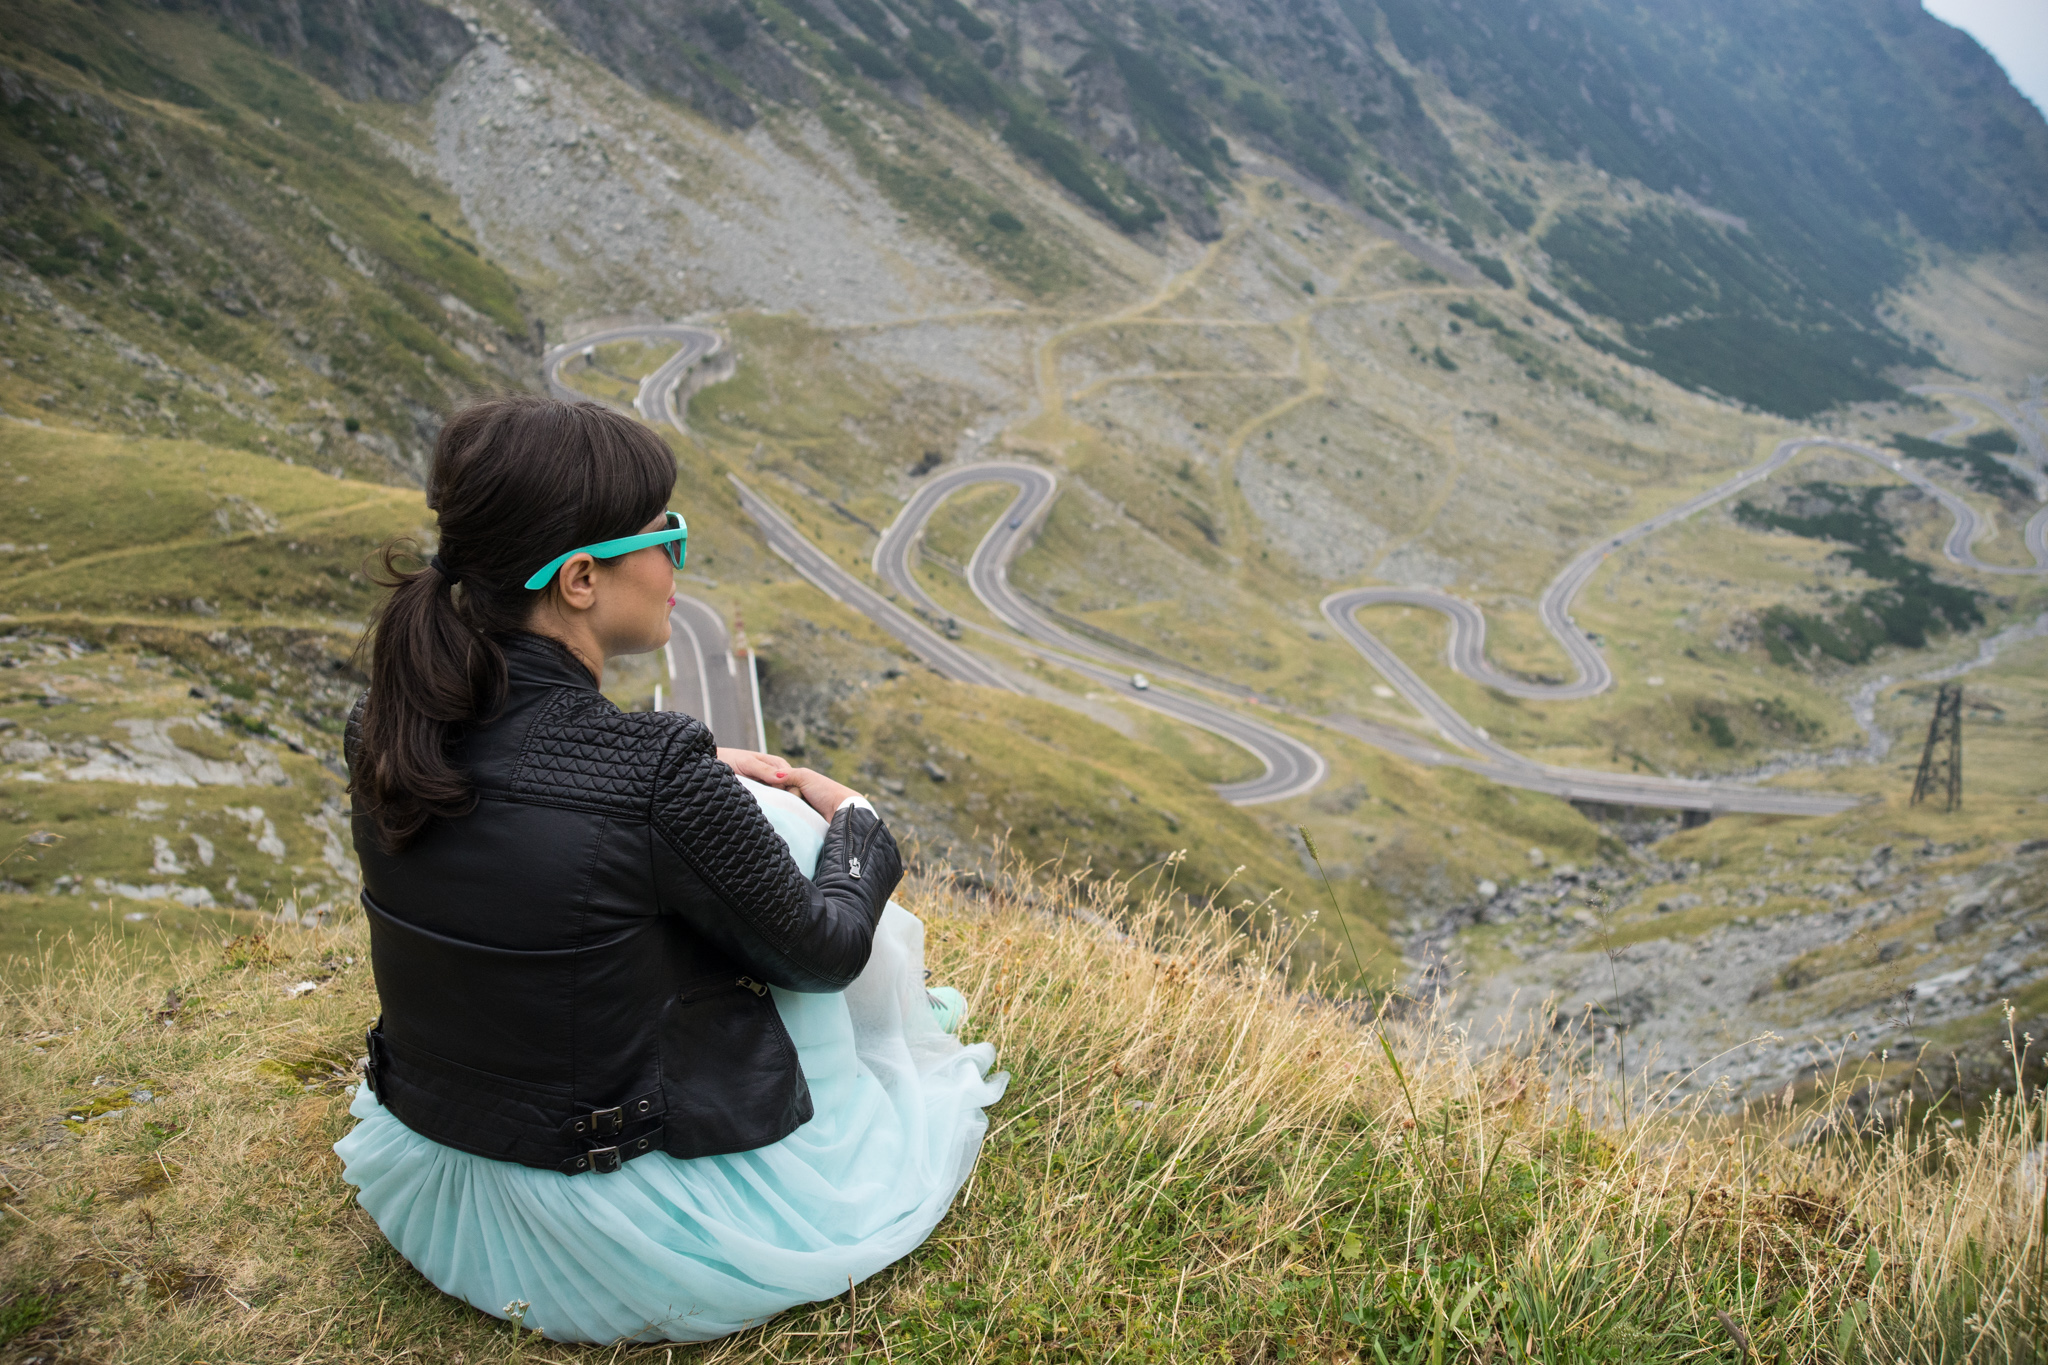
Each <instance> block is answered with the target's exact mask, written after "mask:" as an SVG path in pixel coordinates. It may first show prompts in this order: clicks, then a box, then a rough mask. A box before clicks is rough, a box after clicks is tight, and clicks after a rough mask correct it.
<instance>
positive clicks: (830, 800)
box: [783, 768, 860, 820]
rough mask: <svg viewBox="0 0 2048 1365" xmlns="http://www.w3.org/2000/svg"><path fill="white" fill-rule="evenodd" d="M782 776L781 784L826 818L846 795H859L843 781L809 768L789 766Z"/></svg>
mask: <svg viewBox="0 0 2048 1365" xmlns="http://www.w3.org/2000/svg"><path fill="white" fill-rule="evenodd" d="M784 777H785V781H784V782H783V786H784V787H785V788H787V789H788V790H790V791H793V792H795V793H796V794H797V795H798V796H801V797H802V798H803V799H804V803H805V804H806V805H808V806H809V807H810V808H811V809H812V810H814V811H816V812H818V814H820V815H822V816H824V817H825V818H826V819H827V820H830V819H831V818H832V813H833V812H834V811H836V810H838V809H839V806H840V803H841V802H843V801H845V800H846V798H847V797H849V796H858V795H860V793H859V792H856V791H855V790H854V789H853V788H851V787H849V786H847V785H846V784H845V783H843V782H834V781H833V780H832V779H831V778H829V777H827V776H825V774H823V773H821V772H815V771H813V770H812V769H810V768H791V769H790V770H789V771H788V772H787V773H786V774H785V775H784Z"/></svg>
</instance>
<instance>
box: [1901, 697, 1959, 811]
mask: <svg viewBox="0 0 2048 1365" xmlns="http://www.w3.org/2000/svg"><path fill="white" fill-rule="evenodd" d="M1934 796H1940V797H1943V798H1944V799H1945V800H1946V802H1947V804H1946V805H1944V806H1943V809H1944V810H1954V809H1956V807H1958V806H1960V805H1962V804H1963V685H1962V684H1961V683H1943V684H1942V685H1941V693H1940V695H1938V696H1937V697H1935V699H1934V719H1933V720H1931V721H1929V722H1928V723H1927V747H1926V748H1924V749H1922V750H1921V751H1920V772H1919V775H1918V776H1916V777H1915V778H1914V779H1913V800H1912V804H1913V805H1916V806H1917V805H1919V804H1920V803H1921V802H1922V801H1925V800H1927V799H1928V798H1929V797H1934Z"/></svg>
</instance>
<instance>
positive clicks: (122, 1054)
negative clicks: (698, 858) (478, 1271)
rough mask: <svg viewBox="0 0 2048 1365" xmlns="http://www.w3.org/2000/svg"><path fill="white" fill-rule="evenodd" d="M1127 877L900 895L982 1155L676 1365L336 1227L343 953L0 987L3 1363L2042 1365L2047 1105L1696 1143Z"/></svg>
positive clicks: (87, 965) (1799, 1127)
mask: <svg viewBox="0 0 2048 1365" xmlns="http://www.w3.org/2000/svg"><path fill="white" fill-rule="evenodd" d="M1141 889H1142V888H1134V887H1132V886H1129V885H1125V886H1123V887H1121V888H1118V887H1114V886H1106V885H1104V884H1102V883H1094V884H1092V885H1086V886H1084V885H1081V884H1078V883H1075V882H1072V881H1063V880H1060V879H1058V878H1056V877H1052V876H1047V875H1041V876H1039V877H1037V878H1028V877H1023V876H1018V877H1015V878H1012V879H1010V880H1009V881H1007V882H1006V883H1005V885H1003V886H1002V887H999V888H997V889H995V890H993V891H990V892H982V891H974V892H969V891H967V890H965V889H963V888H961V887H959V886H957V885H955V884H953V883H951V882H950V881H943V880H922V881H918V882H914V883H912V884H910V885H908V886H906V888H905V889H904V892H903V894H902V898H903V900H904V901H905V903H906V904H908V905H909V906H910V907H911V908H913V909H914V910H916V911H917V912H918V913H919V914H920V915H922V916H923V917H924V918H925V920H926V922H927V925H928V926H929V930H930V934H929V939H930V949H931V959H932V960H931V965H932V966H933V967H934V968H935V974H934V979H935V980H938V981H946V982H952V983H955V984H957V985H958V986H960V987H961V988H962V989H963V990H964V991H965V992H966V993H967V995H968V996H969V998H970V1000H971V1002H972V1005H973V1010H974V1014H973V1017H972V1019H971V1020H970V1023H969V1025H968V1033H969V1034H970V1036H975V1037H984V1038H987V1039H989V1040H991V1041H993V1042H994V1043H995V1045H996V1047H997V1048H998V1050H999V1052H1000V1054H1001V1060H1002V1065H1003V1066H1004V1067H1005V1068H1007V1069H1008V1070H1010V1071H1011V1072H1012V1073H1013V1075H1014V1077H1015V1080H1014V1082H1013V1084H1012V1086H1011V1089H1010V1092H1009V1095H1008V1097H1007V1098H1006V1099H1005V1100H1004V1101H1003V1102H1002V1103H1001V1104H1000V1105H999V1106H998V1107H997V1108H996V1109H995V1110H994V1112H993V1114H992V1116H991V1117H992V1126H991V1132H990V1136H989V1139H988V1144H987V1147H986V1149H985V1153H984V1157H983V1161H982V1164H981V1167H980V1169H979V1170H978V1172H977V1174H976V1176H975V1178H974V1180H973V1181H972V1183H971V1184H970V1185H969V1187H968V1188H967V1190H966V1191H965V1192H964V1194H963V1196H962V1198H961V1200H960V1202H959V1204H958V1206H957V1207H956V1209H955V1211H954V1213H953V1215H952V1216H951V1217H950V1218H949V1219H948V1220H947V1221H946V1222H945V1223H944V1224H943V1225H941V1227H940V1228H939V1230H938V1232H937V1233H936V1234H935V1235H934V1236H933V1238H932V1239H931V1241H930V1242H929V1243H928V1244H927V1245H926V1246H925V1247H923V1248H921V1249H920V1250H919V1251H918V1252H917V1253H915V1254H914V1255H912V1256H911V1257H909V1258H908V1259H907V1260H905V1261H904V1262H902V1263H900V1264H899V1265H897V1266H896V1267H893V1268H892V1269H891V1270H889V1271H887V1272H885V1273H884V1274H882V1275H880V1276H878V1277H877V1278H875V1279H874V1280H872V1281H870V1282H869V1283H867V1284H864V1285H861V1286H859V1287H858V1288H857V1289H856V1290H855V1291H854V1292H853V1293H851V1294H849V1295H847V1296H842V1297H841V1298H839V1299H837V1300H834V1301H831V1302H828V1303H823V1304H818V1305H814V1306H810V1307H807V1308H803V1309H800V1310H797V1311H794V1312H791V1313H789V1314H786V1315H785V1316H783V1317H782V1318H780V1319H778V1320H776V1321H775V1322H773V1323H771V1324H769V1325H768V1326H766V1327H764V1328H761V1329H758V1330H756V1331H753V1332H749V1333H746V1334H744V1335H741V1336H738V1337H734V1338H731V1339H729V1340H727V1341H725V1342H722V1343H716V1344H713V1345H710V1346H705V1347H691V1348H673V1349H671V1348H668V1347H662V1346H637V1347H636V1346H625V1347H620V1348H616V1349H614V1348H581V1347H568V1346H561V1345H556V1344H551V1343H546V1342H542V1341H539V1340H537V1339H532V1338H527V1339H525V1340H515V1336H514V1334H513V1331H512V1329H511V1328H510V1327H509V1326H508V1325H507V1324H506V1323H504V1322H501V1321H499V1320H497V1319H495V1318H490V1317H486V1316H484V1315H483V1314H480V1313H478V1312H476V1311H474V1310H473V1309H470V1308H468V1307H466V1306H464V1305H461V1304H458V1303H455V1302H453V1301H451V1300H448V1299H446V1298H443V1297H442V1296H440V1295H438V1294H437V1293H435V1292H434V1291H433V1290H432V1289H431V1288H430V1287H429V1286H427V1285H426V1284H425V1283H424V1282H423V1281H421V1280H420V1279H419V1277H418V1276H416V1275H415V1274H414V1273H413V1272H412V1271H411V1270H410V1268H408V1267H407V1266H406V1265H405V1264H404V1263H403V1262H401V1261H400V1260H399V1259H398V1258H397V1256H396V1255H395V1254H394V1253H393V1252H392V1251H391V1250H390V1249H389V1247H388V1246H387V1245H386V1244H385V1243H384V1241H383V1239H382V1237H381V1236H380V1235H379V1234H378V1232H377V1229H376V1228H375V1227H374V1226H373V1225H372V1224H371V1223H370V1221H369V1219H368V1218H367V1217H366V1215H364V1214H363V1213H362V1212H361V1210H359V1209H358V1208H357V1207H356V1206H355V1205H354V1202H353V1200H352V1198H351V1196H350V1191H349V1190H348V1188H347V1187H346V1186H344V1185H343V1184H342V1183H341V1180H340V1170H339V1163H338V1162H337V1161H336V1159H335V1158H334V1156H333V1155H332V1153H331V1151H330V1150H329V1147H330V1144H331V1143H332V1142H333V1141H334V1140H335V1138H337V1137H338V1136H339V1135H340V1134H341V1133H342V1132H343V1131H344V1130H345V1128H346V1125H347V1123H348V1119H347V1115H346V1100H345V1097H344V1090H345V1087H346V1086H347V1085H348V1084H349V1083H350V1082H351V1081H352V1079H353V1066H352V1063H353V1059H354V1058H355V1056H356V1055H357V1054H358V1052H360V1050H361V1032H360V1030H361V1029H362V1027H363V1025H364V1024H365V1023H366V1022H367V1020H368V1019H369V1017H370V1015H371V1014H372V1012H373V1010H374V994H373V987H372V982H371V980H370V975H369V970H368V967H367V965H366V962H365V954H364V937H363V933H362V929H361V927H360V925H359V924H350V925H344V926H342V927H341V928H339V929H336V930H332V931H312V930H302V929H292V928H283V927H280V928H279V929H277V930H276V931H274V932H273V933H272V934H271V935H270V936H269V937H268V938H266V939H263V940H251V939H241V940H236V941H234V942H233V943H230V944H228V945H226V946H225V947H216V948H211V949H209V950H207V951H204V952H199V953H194V952H189V951H188V952H184V953H182V954H173V955H171V956H170V957H169V958H166V957H165V956H163V955H161V954H157V955H150V954H145V953H142V952H139V951H137V950H136V949H135V948H134V947H132V946H127V945H122V944H118V943H114V944H104V945H98V946H89V947H87V948H86V949H84V950H82V951H80V952H78V953H77V954H76V955H75V956H74V957H73V959H72V960H71V962H70V963H68V964H66V965H61V966H60V965H58V964H56V963H55V962H54V961H51V962H48V963H45V964H42V965H38V964H30V963H21V962H17V963H15V964H14V965H13V967H12V968H11V969H10V970H9V973H8V977H7V986H6V992H5V998H4V1003H0V1013H4V1016H5V1029H4V1032H5V1038H4V1041H0V1055H4V1063H0V1125H4V1133H0V1141H4V1143H5V1144H6V1148H7V1155H6V1156H5V1158H4V1161H5V1168H6V1176H7V1180H8V1182H9V1185H10V1189H9V1192H8V1193H7V1195H6V1203H5V1209H6V1211H5V1213H0V1220H4V1228H5V1231H4V1233H0V1276H4V1282H5V1284H6V1285H7V1287H8V1291H9V1293H11V1295H12V1298H11V1299H9V1300H8V1306H7V1307H6V1308H5V1309H4V1310H0V1324H4V1325H5V1326H6V1327H7V1328H9V1329H11V1330H12V1331H13V1332H14V1333H15V1336H14V1340H13V1343H12V1345H11V1346H9V1347H6V1348H4V1350H5V1352H6V1354H7V1355H8V1356H10V1357H11V1358H13V1359H18V1360H28V1359H47V1360H56V1359H77V1360H93V1361H120V1362H154V1361H172V1360H178V1361H200V1360H204V1361H209V1362H220V1361H228V1360H237V1361H242V1360H247V1361H287V1360H289V1361H294V1362H298V1363H299V1365H310V1362H314V1361H322V1360H329V1361H340V1360H350V1361H364V1360H371V1361H394V1360H397V1359H399V1358H401V1357H404V1358H406V1359H409V1360H432V1361H440V1360H446V1361H465V1362H466V1361H483V1360H498V1359H509V1358H513V1357H514V1356H519V1357H522V1358H525V1359H530V1360H537V1361H538V1360H560V1361H570V1360H588V1361H596V1360H606V1361H610V1360H629V1359H639V1360H660V1361H663V1362H664V1365H666V1362H668V1361H670V1360H690V1361H704V1362H711V1361H717V1362H736V1361H796V1360H824V1359H834V1360H838V1359H866V1360H875V1361H894V1362H901V1361H910V1360H924V1361H934V1362H937V1361H944V1362H955V1361H972V1360H981V1361H1025V1360H1069V1361H1091V1362H1093V1361H1107V1360H1131V1361H1138V1360H1173V1361H1180V1360H1198V1359H1199V1360H1219V1361H1220V1360H1233V1361H1252V1360H1304V1361H1308V1360H1316V1361H1374V1362H1379V1361H1387V1362H1394V1361H1432V1362H1435V1361H1445V1360H1503V1361H1507V1360H1513V1361H1524V1360H1529V1361H1603V1360H1607V1361H1639V1360H1692V1359H1709V1360H1733V1359H1742V1358H1749V1359H1757V1360H1774V1359H1775V1360H1786V1361H1836V1360H1847V1361H1863V1360H1871V1361H1880V1360H1881V1361H1884V1362H1887V1365H1889V1362H1892V1361H1895V1360H1909V1361H1913V1362H1922V1361H1926V1362H1934V1361H1962V1360H1987V1361H1988V1360H2001V1361H2003V1360H2033V1359H2039V1358H2041V1355H2042V1351H2043V1343H2044V1341H2048V1333H2044V1328H2043V1306H2042V1298H2041V1295H2042V1292H2043V1291H2042V1277H2043V1270H2044V1263H2043V1254H2042V1247H2043V1237H2042V1218H2043V1212H2042V1189H2041V1172H2042V1169H2043V1165H2044V1162H2043V1160H2042V1157H2041V1155H2040V1154H2041V1153H2043V1152H2048V1146H2043V1145H2042V1139H2043V1126H2042V1125H2043V1117H2044V1116H2043V1111H2042V1105H2041V1101H2040V1100H2039V1098H2038V1097H2037V1098H2036V1099H2034V1100H2033V1101H2031V1102H2030V1103H2028V1104H2026V1105H2024V1106H2021V1107H2000V1108H1996V1109H1994V1110H1992V1111H1990V1112H1988V1113H1985V1114H1984V1115H1982V1116H1981V1119H1980V1121H1979V1122H1977V1123H1976V1124H1975V1125H1974V1126H1973V1128H1972V1129H1971V1130H1970V1131H1968V1132H1967V1133H1951V1132H1950V1131H1949V1130H1947V1129H1946V1128H1944V1129H1942V1130H1941V1131H1939V1132H1925V1131H1919V1130H1915V1129H1911V1128H1901V1129H1895V1130H1893V1131H1890V1132H1883V1133H1878V1132H1868V1131H1865V1132H1860V1133H1853V1134H1852V1133H1846V1132H1843V1133H1836V1134H1834V1135H1832V1136H1830V1135H1827V1134H1826V1133H1824V1132H1821V1129H1823V1128H1825V1123H1824V1122H1823V1121H1824V1120H1825V1119H1826V1118H1827V1117H1828V1116H1829V1114H1830V1113H1846V1111H1845V1110H1829V1109H1827V1108H1818V1109H1816V1108H1810V1107H1809V1108H1803V1109H1801V1110H1799V1111H1798V1112H1789V1111H1787V1112H1778V1111H1773V1112H1770V1113H1766V1114H1753V1115H1751V1116H1750V1118H1749V1119H1748V1121H1746V1122H1741V1123H1735V1122H1725V1121H1717V1120H1713V1119H1710V1118H1708V1117H1706V1116H1703V1115H1702V1114H1700V1113H1698V1112H1696V1111H1679V1110H1673V1109H1670V1108H1668V1107H1664V1106H1660V1105H1659V1104H1658V1103H1657V1102H1656V1101H1655V1097H1654V1096H1647V1095H1646V1094H1645V1093H1644V1092H1642V1091H1641V1090H1640V1089H1639V1088H1637V1089H1634V1090H1632V1092H1631V1093H1629V1094H1627V1096H1626V1097H1625V1098H1624V1095H1623V1093H1622V1091H1621V1090H1620V1089H1618V1088H1617V1087H1615V1086H1614V1085H1612V1084H1610V1083H1609V1082H1608V1081H1607V1080H1606V1079H1604V1077H1603V1076H1602V1075H1599V1074H1596V1073H1595V1072H1594V1071H1592V1070H1588V1069H1584V1068H1574V1067H1573V1066H1572V1065H1571V1064H1570V1057H1569V1056H1568V1055H1567V1054H1566V1053H1565V1052H1563V1051H1561V1050H1558V1049H1556V1048H1552V1047H1548V1046H1545V1047H1541V1048H1539V1047H1534V1046H1529V1045H1527V1044H1529V1043H1531V1042H1532V1041H1534V1040H1524V1044H1525V1045H1524V1046H1521V1047H1518V1048H1511V1049H1501V1050H1496V1051H1493V1052H1490V1053H1488V1054H1486V1055H1484V1056H1478V1055H1475V1051H1474V1049H1472V1048H1471V1047H1470V1046H1469V1045H1468V1042H1467V1040H1465V1039H1463V1038H1461V1037H1458V1036H1456V1035H1455V1034H1452V1033H1448V1032H1446V1031H1444V1030H1442V1029H1440V1028H1437V1027H1435V1026H1433V1025H1432V1023H1431V1022H1430V1019H1429V1017H1428V1016H1427V1015H1426V1014H1424V1013H1421V1012H1419V1011H1417V1010H1415V1009H1413V1008H1412V1007H1411V1008H1409V1009H1405V1010H1403V1009H1395V1010H1389V1011H1386V1012H1385V1014H1384V1016H1383V1017H1382V1019H1381V1020H1380V1021H1379V1022H1374V1021H1373V1020H1372V1018H1371V1017H1370V1011H1369V1010H1368V1009H1367V1008H1366V1007H1365V1006H1363V1005H1361V1004H1352V1005H1350V1006H1340V1005H1337V1004H1333V1003H1331V1002H1328V1001H1323V1000H1320V999H1318V998H1316V997H1315V996H1313V995H1304V994H1301V993H1299V992H1296V991H1292V990H1290V989H1288V988H1287V987H1286V986H1285V985H1284V984H1283V976H1282V974H1281V973H1280V972H1279V971H1278V970H1276V969H1277V968H1278V966H1279V964H1280V960H1281V959H1282V958H1284V957H1285V955H1286V953H1287V950H1288V948H1289V946H1290V943H1291V942H1292V936H1293V935H1294V934H1295V933H1296V932H1298V929H1299V926H1298V925H1296V926H1290V924H1289V923H1287V922H1286V921H1285V920H1282V919H1280V918H1278V917H1276V916H1274V915H1273V914H1272V913H1271V912H1270V910H1269V909H1268V908H1265V907H1256V906H1249V905H1240V906H1239V907H1238V908H1237V910H1236V912H1235V913H1234V914H1222V915H1217V916H1215V917H1213V918H1206V919H1201V920H1199V921H1190V920H1189V919H1188V918H1187V917H1186V916H1185V915H1184V914H1178V913H1169V912H1170V911H1171V910H1172V909H1173V907H1169V906H1166V905H1164V904H1162V903H1160V902H1159V901H1157V900H1153V901H1150V902H1147V901H1146V900H1145V898H1144V897H1143V896H1142V895H1138V894H1136V893H1137V892H1138V891H1139V890H1141ZM1134 905H1135V907H1136V908H1135V909H1133V908H1132V907H1133V906H1134ZM1113 916H1116V917H1119V918H1118V919H1114V920H1113V918H1112V917H1113ZM1117 922H1121V923H1122V925H1123V926H1124V927H1123V928H1122V929H1118V928H1117V927H1115V924H1116V923H1117ZM307 981H311V982H315V983H317V984H316V985H315V987H314V988H313V989H311V990H308V991H302V992H301V993H300V994H297V995H293V994H292V993H291V992H292V988H293V987H295V986H297V985H298V984H299V983H301V982H307ZM144 1090H147V1091H149V1092H151V1098H150V1099H149V1101H148V1102H146V1103H143V1102H137V1101H139V1100H140V1097H141V1095H142V1092H143V1091H144ZM95 1113H98V1114H99V1115H101V1116H98V1117H93V1116H91V1115H93V1114H95ZM67 1115H70V1116H74V1117H70V1118H67V1117H66V1116H67ZM1801 1133H1807V1134H1815V1133H1818V1134H1819V1135H1818V1136H1810V1137H1809V1138H1808V1140H1806V1141H1804V1142H1803V1143H1801V1142H1796V1141H1794V1140H1793V1138H1794V1135H1796V1134H1801ZM2030 1153H2032V1154H2033V1155H2030ZM2029 1163H2031V1164H2029ZM2027 1171H2031V1173H2032V1174H2031V1180H2032V1184H2031V1185H2028V1184H2027V1183H2026V1181H2027V1179H2028V1178H2029V1177H2028V1176H2027V1175H2026V1174H2025V1172H2027Z"/></svg>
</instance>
